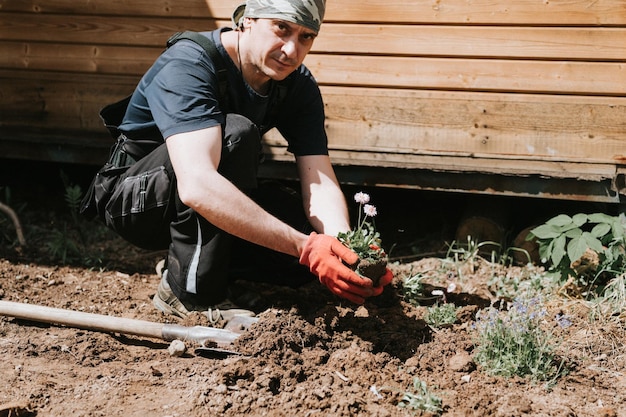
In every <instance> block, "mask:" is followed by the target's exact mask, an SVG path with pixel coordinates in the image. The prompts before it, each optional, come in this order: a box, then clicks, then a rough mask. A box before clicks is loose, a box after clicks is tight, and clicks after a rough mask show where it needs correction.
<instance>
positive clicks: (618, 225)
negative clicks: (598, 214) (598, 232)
mask: <svg viewBox="0 0 626 417" xmlns="http://www.w3.org/2000/svg"><path fill="white" fill-rule="evenodd" d="M611 230H612V231H613V237H614V238H623V237H624V225H623V224H622V222H621V221H620V219H619V218H616V219H615V220H614V221H613V222H612V223H611Z"/></svg>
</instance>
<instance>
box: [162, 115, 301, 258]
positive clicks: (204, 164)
mask: <svg viewBox="0 0 626 417" xmlns="http://www.w3.org/2000/svg"><path fill="white" fill-rule="evenodd" d="M166 143H167V149H168V152H169V155H170V160H171V161H172V165H173V167H174V172H175V173H176V177H177V182H178V193H179V196H180V199H181V201H182V202H183V203H184V204H185V205H187V206H188V207H191V208H192V209H194V210H195V211H196V212H197V213H198V214H200V215H201V216H202V217H204V218H205V219H207V220H208V221H209V222H210V223H211V224H213V225H215V226H217V227H219V228H220V229H222V230H224V231H226V232H228V233H230V234H232V235H234V236H237V237H239V238H242V239H245V240H247V241H250V242H253V243H256V244H258V245H261V246H265V247H267V248H270V249H273V250H276V251H279V252H283V253H286V254H290V255H293V256H295V257H298V256H300V253H301V252H302V248H303V246H304V244H305V242H306V240H307V238H308V236H307V235H305V234H303V233H301V232H299V231H297V230H295V229H294V228H292V227H291V226H289V225H287V224H286V223H284V222H282V221H280V220H279V219H277V218H276V217H274V216H272V215H271V214H269V213H268V212H266V211H265V210H263V209H262V208H261V207H260V206H259V205H257V204H256V203H255V202H254V201H252V199H250V198H249V197H248V196H246V195H245V194H244V193H242V192H241V191H240V190H239V189H238V188H237V187H235V186H234V185H233V184H232V183H231V182H230V181H228V180H227V179H226V178H224V177H223V176H222V175H221V174H220V173H219V172H218V171H217V167H218V165H219V161H220V157H221V151H222V139H221V128H220V127H219V126H218V127H212V128H207V129H202V130H197V131H194V132H188V133H180V134H176V135H173V136H171V137H169V138H167V141H166Z"/></svg>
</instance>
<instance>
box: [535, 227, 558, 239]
mask: <svg viewBox="0 0 626 417" xmlns="http://www.w3.org/2000/svg"><path fill="white" fill-rule="evenodd" d="M530 233H532V234H533V235H535V236H536V237H537V238H538V239H554V238H555V237H557V236H559V235H560V234H561V233H560V232H559V231H558V230H556V228H555V227H554V226H551V225H548V224H542V225H541V226H538V227H535V228H534V229H532V230H531V231H530Z"/></svg>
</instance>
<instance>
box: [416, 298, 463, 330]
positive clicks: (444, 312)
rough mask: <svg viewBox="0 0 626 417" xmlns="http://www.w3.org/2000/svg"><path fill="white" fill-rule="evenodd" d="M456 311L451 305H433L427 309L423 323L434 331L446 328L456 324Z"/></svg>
mask: <svg viewBox="0 0 626 417" xmlns="http://www.w3.org/2000/svg"><path fill="white" fill-rule="evenodd" d="M457 310H458V309H457V308H456V306H455V305H454V304H452V303H444V304H435V305H433V306H431V307H428V310H427V312H426V315H425V316H424V321H425V322H426V324H428V325H430V326H432V327H434V328H436V329H439V328H442V327H446V326H449V325H452V324H454V323H455V322H456V312H457Z"/></svg>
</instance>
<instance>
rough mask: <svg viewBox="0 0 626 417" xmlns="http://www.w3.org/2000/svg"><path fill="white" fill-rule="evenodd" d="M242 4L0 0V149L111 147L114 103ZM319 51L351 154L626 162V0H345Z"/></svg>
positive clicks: (342, 159)
mask: <svg viewBox="0 0 626 417" xmlns="http://www.w3.org/2000/svg"><path fill="white" fill-rule="evenodd" d="M238 3H239V2H238V1H217V0H208V1H206V2H205V1H200V0H184V1H179V2H175V3H172V2H171V1H166V0H157V1H147V0H140V1H133V2H122V1H118V0H114V1H108V2H93V1H89V0H77V1H72V2H70V1H68V0H47V1H45V2H43V1H33V0H0V151H2V145H3V143H9V142H10V141H12V142H11V143H16V141H26V142H29V143H30V144H37V143H39V144H43V143H46V140H49V141H50V142H53V141H61V142H63V141H66V142H68V143H70V142H71V144H72V146H74V147H75V146H79V147H80V143H81V141H83V140H84V141H85V146H86V147H89V146H91V145H93V147H94V148H98V149H104V148H106V146H104V144H106V143H107V141H108V140H109V138H107V135H108V133H107V132H106V131H105V130H104V129H103V127H102V125H101V122H100V120H99V118H98V115H97V112H98V110H99V108H101V107H102V106H103V105H105V104H107V103H109V102H111V101H114V100H117V99H119V98H122V97H123V96H124V95H126V94H128V93H130V92H131V91H132V89H133V88H134V85H135V84H136V83H137V81H138V80H139V77H140V76H141V74H143V72H144V71H145V70H146V69H147V68H148V67H149V66H150V65H151V63H152V62H153V61H154V59H155V58H156V57H157V56H158V54H159V53H160V52H161V51H162V50H163V44H164V42H165V40H166V39H167V37H169V35H170V34H171V33H173V32H176V31H179V30H185V29H190V30H211V29H214V28H217V27H222V26H225V25H229V17H230V13H231V12H232V10H233V8H234V7H235V6H236V5H237V4H238ZM305 63H306V64H307V66H309V67H310V68H311V70H312V72H313V73H314V75H315V76H316V79H317V80H318V82H319V83H320V85H321V88H322V93H323V95H324V100H325V105H326V115H327V128H328V133H329V142H330V148H331V156H332V157H333V160H334V161H335V162H336V163H337V164H339V165H345V166H354V167H359V166H361V167H363V168H364V169H368V167H369V168H374V167H380V168H384V167H389V168H394V169H396V168H403V167H404V168H407V169H427V170H432V171H433V172H446V171H449V172H486V173H493V174H497V175H524V176H527V175H533V173H535V174H536V175H545V176H547V177H550V178H555V179H559V178H572V179H576V178H580V179H586V180H591V181H594V180H598V181H600V180H602V181H604V180H606V179H607V178H610V177H611V176H612V175H616V174H615V173H616V172H617V171H619V170H620V169H621V168H620V167H621V166H622V165H623V164H624V163H625V162H624V161H626V155H625V154H626V151H625V149H626V146H625V145H626V143H625V142H626V1H611V0H600V1H595V2H588V1H577V0H570V1H565V0H559V1H557V0H555V1H550V2H536V1H531V0H515V1H510V2H495V1H486V0H482V1H473V2H471V4H469V3H468V2H466V1H464V0H449V1H446V0H440V1H437V2H401V1H388V2H379V1H376V2H375V1H370V0H366V1H361V2H359V7H354V2H352V1H350V2H348V1H347V0H337V1H329V2H328V6H327V14H326V17H325V24H324V25H323V26H322V32H321V34H320V36H319V37H318V39H317V40H316V42H315V46H314V48H313V50H312V51H311V53H310V54H309V56H308V57H307V59H306V61H305ZM17 132H19V133H17ZM64 137H66V138H67V139H63V138H64ZM90 137H91V138H95V142H92V143H91V144H90V143H89V142H88V141H89V139H83V138H90ZM70 138H71V139H70ZM266 146H267V152H268V155H269V157H270V159H274V160H276V161H290V160H292V158H291V156H290V155H289V154H287V153H286V150H285V143H284V141H283V140H282V138H280V135H278V134H276V133H275V132H273V133H271V134H268V136H267V138H266ZM33 152H34V151H33ZM53 157H54V156H53ZM90 158H91V159H94V158H93V157H90ZM535 171H536V172H535ZM451 188H453V187H452V185H451ZM580 197H581V198H582V197H584V196H580Z"/></svg>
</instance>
